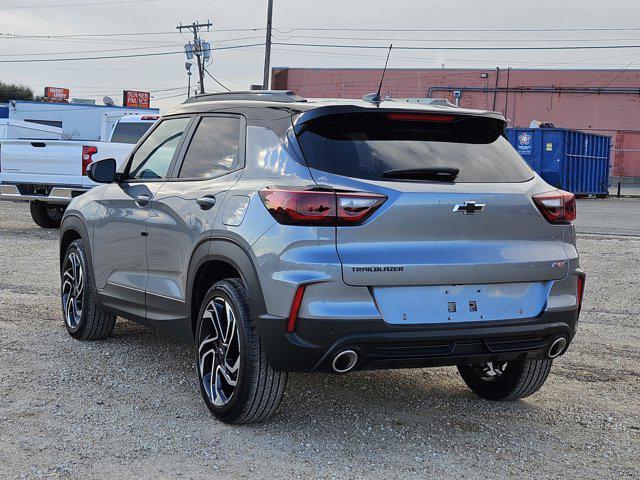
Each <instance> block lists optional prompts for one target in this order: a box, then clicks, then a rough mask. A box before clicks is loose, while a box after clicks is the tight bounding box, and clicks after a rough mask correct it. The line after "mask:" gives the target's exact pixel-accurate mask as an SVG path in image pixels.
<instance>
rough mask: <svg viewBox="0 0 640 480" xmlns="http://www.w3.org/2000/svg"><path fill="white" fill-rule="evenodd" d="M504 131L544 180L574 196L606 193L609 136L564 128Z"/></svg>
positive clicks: (609, 156) (509, 129)
mask: <svg viewBox="0 0 640 480" xmlns="http://www.w3.org/2000/svg"><path fill="white" fill-rule="evenodd" d="M506 133H507V138H508V139H509V142H510V143H511V145H513V147H514V148H515V149H516V150H517V152H518V153H519V154H520V155H521V156H522V158H524V159H525V161H526V162H527V163H528V164H529V166H530V167H531V168H533V169H534V170H535V171H536V172H537V173H538V174H539V175H540V176H541V177H542V178H544V179H545V181H546V182H547V183H549V184H551V185H553V186H554V187H558V188H561V189H562V190H566V191H568V192H572V193H575V194H576V195H597V196H604V195H607V194H608V193H609V164H610V160H611V137H607V136H604V135H596V134H593V133H585V132H578V131H575V130H567V129H565V128H508V129H507V132H506Z"/></svg>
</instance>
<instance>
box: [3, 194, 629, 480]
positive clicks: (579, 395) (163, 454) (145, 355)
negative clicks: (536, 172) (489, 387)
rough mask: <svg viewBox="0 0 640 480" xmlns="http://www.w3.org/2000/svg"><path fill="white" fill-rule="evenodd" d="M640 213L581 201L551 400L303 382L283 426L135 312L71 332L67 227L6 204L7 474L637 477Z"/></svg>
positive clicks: (370, 375)
mask: <svg viewBox="0 0 640 480" xmlns="http://www.w3.org/2000/svg"><path fill="white" fill-rule="evenodd" d="M586 202H589V203H586ZM585 205H586V206H585ZM621 206H623V207H624V208H620V207H621ZM583 207H584V208H583ZM638 207H640V200H617V199H610V200H601V201H597V202H596V201H581V202H580V204H579V206H578V209H579V212H584V215H582V218H581V221H580V223H579V224H578V225H579V228H580V230H581V231H583V232H591V233H584V234H580V235H579V248H580V251H581V253H582V264H583V267H584V268H585V269H586V271H587V272H588V274H589V278H588V283H587V290H586V299H585V304H584V308H583V313H582V317H581V324H580V329H579V333H578V336H577V338H576V341H575V342H574V343H573V344H572V346H571V349H570V351H569V353H568V354H567V355H565V356H563V357H561V358H559V359H558V360H556V362H555V363H554V366H553V369H552V371H551V375H550V377H549V379H548V381H547V383H546V385H545V386H544V388H543V389H542V390H541V391H540V392H539V393H537V394H536V395H534V396H532V397H529V398H528V399H526V400H523V401H520V402H516V403H490V402H486V401H481V400H479V399H477V398H476V397H474V396H473V395H472V394H471V393H470V391H469V390H467V388H466V387H465V386H464V384H463V382H462V381H461V379H460V378H459V377H458V375H457V372H456V370H455V369H454V368H434V369H421V370H399V371H380V372H357V373H353V374H349V375H345V376H332V375H291V376H290V377H289V386H288V389H287V394H286V397H285V399H284V401H283V403H282V405H281V407H280V409H279V411H278V414H277V415H276V417H275V418H274V419H273V420H272V421H270V422H269V423H266V424H263V425H259V426H249V427H247V426H244V427H230V426H226V425H224V424H221V423H218V422H217V421H215V420H214V419H213V418H212V417H211V416H210V415H209V413H208V410H207V409H206V407H205V406H204V404H203V402H202V401H201V398H200V393H199V391H198V387H197V381H196V376H195V371H194V368H193V362H192V360H193V358H192V357H193V352H192V349H191V348H190V347H187V346H184V345H181V344H179V343H176V342H174V341H172V340H170V339H167V338H162V337H158V336H157V335H155V334H154V333H152V332H151V331H149V330H147V329H144V328H141V327H138V326H136V325H134V324H132V323H129V322H126V321H124V320H122V321H119V322H118V325H117V327H116V331H115V334H114V336H113V337H112V338H110V339H108V340H106V341H101V342H94V343H81V342H78V341H75V340H73V339H72V338H71V337H69V336H68V335H67V334H66V332H65V329H64V326H63V324H62V320H61V313H60V306H59V300H58V274H57V232H56V231H46V230H42V229H39V228H37V227H36V226H35V225H34V224H33V223H32V222H31V219H30V216H29V211H28V208H27V206H26V205H25V204H11V203H5V202H0V477H2V478H82V479H89V478H165V477H172V478H216V477H221V478H230V477H231V478H246V477H251V478H253V477H257V478H299V477H305V478H364V477H377V478H425V477H427V476H429V477H436V478H470V479H475V478H477V479H484V478H513V477H515V476H518V477H519V478H536V479H540V478H558V477H564V478H580V479H587V478H640V460H639V458H640V402H639V400H638V398H640V367H639V364H640V362H639V360H640V330H639V329H638V325H637V324H638V320H639V319H640V306H639V305H638V302H637V293H638V283H639V281H638V280H639V275H638V272H640V236H639V235H640V228H638V227H639V226H640V215H639V214H638V211H639V208H638ZM621 210H622V211H624V212H626V213H625V214H621V215H618V216H617V217H615V218H614V217H612V213H611V212H619V211H621ZM630 218H631V219H632V220H633V221H634V222H636V223H635V226H634V225H633V224H632V225H630V224H629V219H630ZM605 221H606V224H605V223H604V222H605ZM596 227H597V228H596ZM603 229H605V230H606V231H603ZM630 229H631V230H632V231H631V232H630V231H629V230H630ZM634 231H635V233H634ZM594 232H596V233H598V232H599V233H606V235H601V234H599V233H598V234H596V233H594ZM617 233H619V234H622V235H617Z"/></svg>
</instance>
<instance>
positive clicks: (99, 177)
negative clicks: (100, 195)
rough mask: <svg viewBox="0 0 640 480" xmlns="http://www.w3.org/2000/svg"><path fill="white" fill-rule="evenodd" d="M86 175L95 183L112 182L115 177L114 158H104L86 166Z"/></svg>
mask: <svg viewBox="0 0 640 480" xmlns="http://www.w3.org/2000/svg"><path fill="white" fill-rule="evenodd" d="M87 177H89V178H90V179H91V180H93V181H94V182H96V183H113V181H114V180H115V179H116V160H115V159H114V158H105V159H104V160H98V161H97V162H92V163H90V164H89V166H87Z"/></svg>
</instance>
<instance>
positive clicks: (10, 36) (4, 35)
mask: <svg viewBox="0 0 640 480" xmlns="http://www.w3.org/2000/svg"><path fill="white" fill-rule="evenodd" d="M264 29H265V28H264V27H257V28H224V29H218V30H215V31H214V32H211V33H212V34H215V33H219V32H256V31H262V30H264ZM177 34H178V32H175V31H159V32H130V33H124V32H114V33H73V34H64V35H56V34H52V35H19V34H16V35H15V36H14V35H13V34H8V33H2V32H0V38H6V39H20V38H23V39H31V38H45V39H46V38H83V37H135V36H147V35H177Z"/></svg>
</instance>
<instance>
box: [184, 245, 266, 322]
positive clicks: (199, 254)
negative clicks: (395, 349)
mask: <svg viewBox="0 0 640 480" xmlns="http://www.w3.org/2000/svg"><path fill="white" fill-rule="evenodd" d="M211 261H218V262H224V263H227V264H229V265H231V266H232V267H233V268H234V269H235V270H236V271H237V272H238V273H239V274H240V279H241V281H242V283H243V284H244V285H245V287H246V289H247V295H248V296H249V299H250V301H251V307H252V310H253V315H254V321H256V320H257V319H258V318H259V316H260V315H263V314H264V313H265V312H266V303H265V300H264V294H263V292H262V287H261V285H260V280H259V277H258V272H257V270H256V267H255V264H254V262H253V260H252V259H251V256H250V254H249V253H248V252H247V249H246V248H245V247H244V246H242V245H241V244H240V243H238V242H237V241H235V240H233V239H231V238H228V237H216V238H209V239H207V240H205V241H203V242H201V243H200V244H199V245H198V246H197V247H196V248H195V250H194V251H193V254H192V255H191V260H190V262H189V270H188V275H187V291H186V300H187V302H186V303H187V305H186V306H187V314H188V316H189V317H190V316H191V312H192V310H193V308H194V305H192V300H193V294H194V287H195V280H196V274H197V273H198V271H199V270H200V268H201V267H202V266H203V265H205V264H206V263H207V262H211ZM189 320H190V321H189V327H190V328H192V325H191V318H189ZM192 333H193V331H192Z"/></svg>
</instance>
